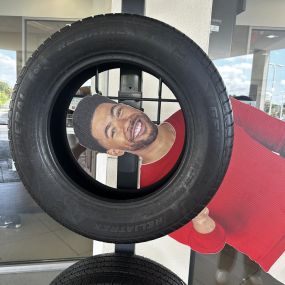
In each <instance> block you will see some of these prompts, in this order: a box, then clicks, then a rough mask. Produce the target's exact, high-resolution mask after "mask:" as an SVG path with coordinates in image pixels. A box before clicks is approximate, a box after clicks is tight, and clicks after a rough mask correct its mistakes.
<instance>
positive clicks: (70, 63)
mask: <svg viewBox="0 0 285 285" xmlns="http://www.w3.org/2000/svg"><path fill="white" fill-rule="evenodd" d="M121 63H122V64H133V65H135V66H139V67H140V68H142V69H143V70H146V71H147V72H149V73H151V74H153V75H154V76H156V77H161V78H162V80H163V82H165V83H166V85H167V86H168V87H169V88H170V89H171V90H172V92H173V93H174V94H175V96H176V97H177V99H178V101H179V103H180V105H181V108H182V111H183V114H184V120H185V134H186V138H189V139H186V140H185V143H184V150H183V153H182V155H181V157H180V160H179V163H177V165H176V167H175V169H174V170H173V171H172V172H171V173H170V174H169V176H168V177H167V179H164V180H163V181H161V182H160V183H157V184H156V185H154V186H152V187H149V188H147V189H141V190H140V191H128V190H124V189H120V190H121V191H117V189H112V188H108V187H107V186H105V185H102V184H101V183H99V182H97V181H95V180H94V179H92V178H91V177H90V176H88V175H87V174H86V173H85V172H84V171H83V170H82V169H81V168H80V167H79V166H78V164H77V162H76V161H75V159H74V158H73V156H72V154H71V151H70V148H69V147H68V143H67V138H66V129H65V111H64V110H67V108H68V104H69V102H70V100H71V97H72V94H75V91H76V90H77V89H78V88H79V87H80V86H81V85H82V84H83V83H84V82H85V81H86V80H87V79H88V78H90V77H91V75H94V74H96V70H97V68H98V66H99V68H100V72H101V71H102V70H105V69H109V68H114V67H118V66H120V64H121ZM9 138H10V140H11V142H10V145H11V150H12V154H13V158H14V160H15V165H16V168H17V170H18V173H19V175H20V177H21V179H22V181H23V183H24V185H25V186H26V188H27V189H28V191H29V192H30V194H31V195H32V197H33V198H34V199H35V200H36V201H37V203H38V204H39V205H40V206H41V207H42V208H43V209H44V210H45V211H46V212H47V213H48V214H49V215H50V216H52V217H53V218H54V219H55V220H57V221H58V222H59V223H61V224H63V225H64V226H66V227H67V228H69V229H71V230H73V231H74V232H77V233H79V234H81V235H83V236H86V237H88V238H91V239H96V240H102V241H105V242H117V243H135V242H143V241H147V240H151V239H155V238H158V237H161V236H164V235H166V234H168V233H170V232H172V231H174V230H175V229H177V228H179V227H181V226H182V225H184V224H186V223H187V222H188V221H189V220H191V219H192V218H193V217H195V216H196V215H197V214H198V213H199V212H200V211H201V210H202V209H203V208H204V207H205V205H207V203H208V202H209V201H210V199H211V198H212V197H213V195H214V194H215V192H216V191H217V189H218V187H219V185H220V183H221V181H222V179H223V177H224V175H225V171H226V169H227V167H228V163H229V160H230V155H231V149H232V142H233V119H232V110H231V105H230V102H229V98H228V96H227V93H226V89H225V87H224V84H223V82H222V79H221V77H220V76H219V74H218V72H217V70H216V69H215V67H214V65H213V64H212V62H211V61H210V59H209V58H208V57H207V55H206V54H205V53H204V52H203V51H202V50H201V49H200V48H199V47H198V46H197V45H196V44H195V43H194V42H193V41H192V40H190V39H189V38H187V37H186V36H185V35H184V34H182V33H181V32H179V31H177V30H175V29H174V28H172V27H170V26H168V25H166V24H164V23H162V22H159V21H156V20H153V19H151V18H147V17H142V16H136V15H125V14H116V15H105V16H103V15H102V16H96V17H94V18H87V19H83V20H82V21H79V22H75V23H74V24H72V25H71V26H66V27H64V28H63V29H62V30H61V31H59V32H57V33H55V34H54V35H53V36H52V37H51V38H49V39H47V40H46V41H45V42H44V43H43V44H42V45H41V46H40V47H39V48H38V50H37V51H35V52H34V54H33V55H32V57H31V58H30V59H29V60H28V62H27V65H26V67H24V68H23V70H22V71H21V73H20V76H19V78H18V81H17V83H16V86H15V89H14V93H13V96H12V101H11V110H10V113H9ZM190 150H191V151H190Z"/></svg>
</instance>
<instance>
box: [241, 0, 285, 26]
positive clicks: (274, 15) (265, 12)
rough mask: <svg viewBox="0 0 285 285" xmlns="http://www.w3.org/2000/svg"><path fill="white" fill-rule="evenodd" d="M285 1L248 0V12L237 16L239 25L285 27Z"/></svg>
mask: <svg viewBox="0 0 285 285" xmlns="http://www.w3.org/2000/svg"><path fill="white" fill-rule="evenodd" d="M284 11H285V1H284V0H248V1H247V5H246V11H245V12H243V13H241V14H240V15H238V16H237V25H249V26H261V27H285V17H284Z"/></svg>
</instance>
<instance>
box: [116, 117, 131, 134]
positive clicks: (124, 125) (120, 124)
mask: <svg viewBox="0 0 285 285" xmlns="http://www.w3.org/2000/svg"><path fill="white" fill-rule="evenodd" d="M114 127H115V128H116V129H118V130H120V131H122V132H124V133H125V132H126V131H127V129H128V120H127V119H126V118H119V119H116V120H115V122H114Z"/></svg>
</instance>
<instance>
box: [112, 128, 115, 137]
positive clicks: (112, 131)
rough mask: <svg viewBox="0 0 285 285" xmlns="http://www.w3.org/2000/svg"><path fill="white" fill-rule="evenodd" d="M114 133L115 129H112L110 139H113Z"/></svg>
mask: <svg viewBox="0 0 285 285" xmlns="http://www.w3.org/2000/svg"><path fill="white" fill-rule="evenodd" d="M115 133H116V129H115V128H114V129H112V131H111V137H112V138H113V137H114V135H115Z"/></svg>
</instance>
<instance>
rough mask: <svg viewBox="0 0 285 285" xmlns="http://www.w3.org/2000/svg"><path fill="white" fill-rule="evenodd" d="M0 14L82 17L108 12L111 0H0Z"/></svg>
mask: <svg viewBox="0 0 285 285" xmlns="http://www.w3.org/2000/svg"><path fill="white" fill-rule="evenodd" d="M0 7H1V8H0V15H6V16H24V17H55V18H84V17H88V16H91V15H94V14H101V13H107V12H110V9H111V0H48V1H39V0H0Z"/></svg>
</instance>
